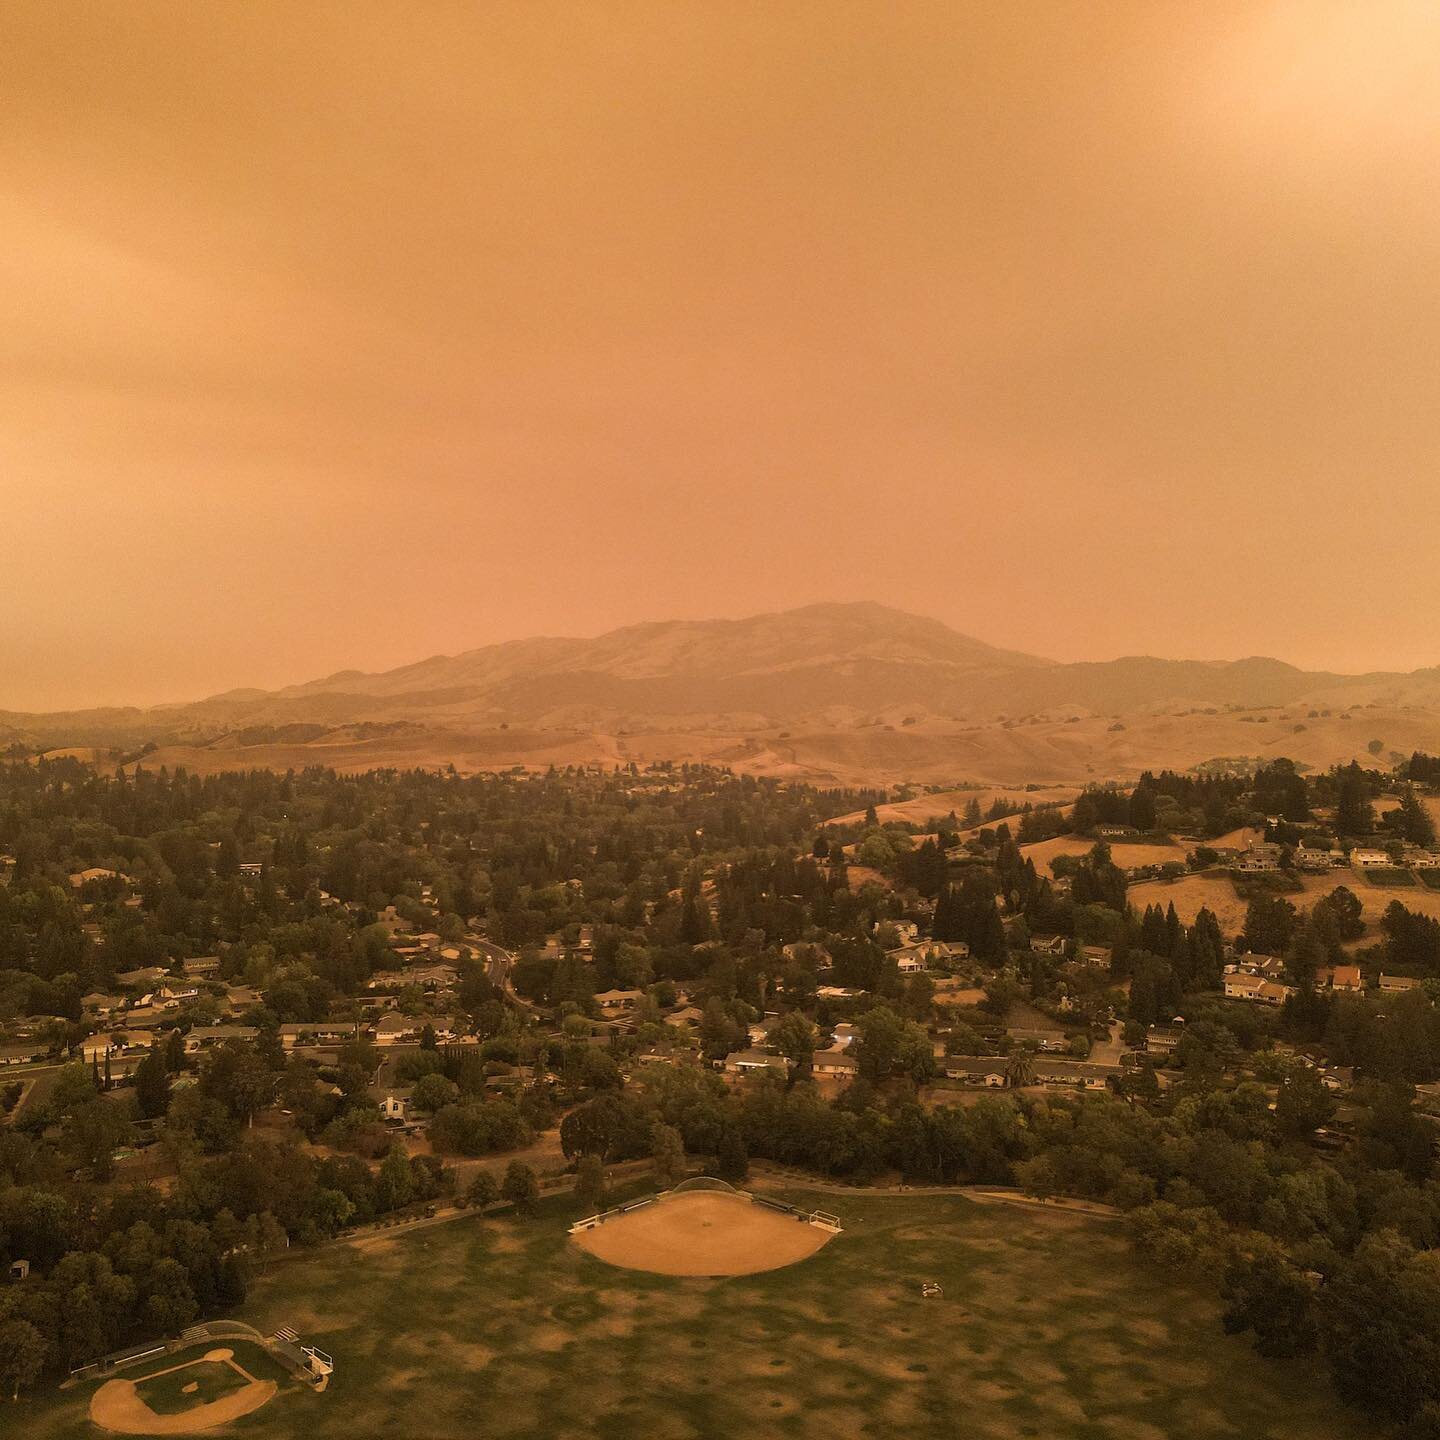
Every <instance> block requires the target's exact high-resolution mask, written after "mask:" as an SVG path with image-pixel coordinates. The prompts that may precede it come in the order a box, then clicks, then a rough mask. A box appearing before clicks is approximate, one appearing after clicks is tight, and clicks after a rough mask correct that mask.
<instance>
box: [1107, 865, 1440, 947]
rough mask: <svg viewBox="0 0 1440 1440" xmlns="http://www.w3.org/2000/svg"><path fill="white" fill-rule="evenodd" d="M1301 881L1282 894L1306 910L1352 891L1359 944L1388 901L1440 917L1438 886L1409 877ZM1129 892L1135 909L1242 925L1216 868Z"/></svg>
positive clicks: (1352, 874) (1229, 886) (1367, 940)
mask: <svg viewBox="0 0 1440 1440" xmlns="http://www.w3.org/2000/svg"><path fill="white" fill-rule="evenodd" d="M1301 879H1302V882H1303V885H1304V888H1303V889H1302V890H1298V891H1296V892H1294V893H1293V894H1292V893H1288V892H1286V893H1285V896H1284V898H1285V899H1286V900H1288V901H1289V902H1290V903H1291V904H1292V905H1293V906H1295V908H1296V909H1297V910H1308V909H1309V908H1310V907H1311V906H1312V905H1313V904H1314V903H1315V902H1316V901H1317V900H1319V899H1320V898H1321V897H1323V896H1325V895H1328V894H1329V893H1330V892H1331V891H1332V890H1333V889H1335V887H1336V886H1337V885H1344V886H1346V887H1348V888H1349V889H1350V890H1351V891H1353V892H1354V894H1355V897H1356V898H1357V899H1358V900H1359V901H1360V907H1361V909H1362V911H1363V912H1364V916H1365V934H1364V935H1363V936H1362V937H1361V938H1360V939H1359V940H1358V941H1357V942H1356V944H1359V945H1367V944H1371V943H1373V942H1374V941H1375V940H1376V939H1378V938H1379V935H1380V930H1379V922H1380V917H1381V916H1382V915H1383V914H1384V913H1385V907H1386V906H1387V905H1389V904H1390V902H1391V901H1392V900H1398V901H1400V903H1401V904H1402V905H1404V906H1405V907H1406V908H1407V909H1408V910H1413V911H1415V912H1416V913H1417V914H1420V915H1430V916H1433V917H1434V918H1435V919H1437V920H1440V890H1433V889H1431V888H1430V887H1429V886H1428V885H1422V884H1416V883H1414V880H1413V877H1412V880H1411V883H1409V884H1406V885H1372V884H1370V883H1369V881H1368V880H1367V878H1366V877H1365V876H1364V875H1361V874H1358V873H1357V872H1356V871H1354V870H1333V871H1331V872H1330V873H1329V874H1328V875H1305V876H1302V877H1301ZM1127 895H1128V898H1129V901H1130V903H1131V904H1132V905H1133V906H1135V907H1136V909H1138V910H1143V909H1144V908H1145V907H1146V906H1147V905H1159V906H1161V907H1162V908H1163V907H1164V906H1166V905H1170V904H1173V905H1174V906H1175V912H1176V914H1178V915H1179V916H1180V918H1181V920H1183V921H1184V922H1185V924H1187V925H1193V924H1194V923H1195V916H1196V915H1198V914H1199V913H1200V909H1201V907H1202V906H1205V907H1208V908H1209V909H1210V910H1211V911H1213V912H1214V914H1215V916H1216V918H1217V919H1218V920H1219V921H1220V928H1221V929H1222V930H1224V931H1226V932H1227V933H1233V932H1238V931H1239V930H1241V929H1242V928H1243V927H1244V924H1245V910H1246V902H1245V901H1244V900H1242V899H1241V898H1240V896H1239V895H1237V894H1236V893H1235V886H1234V884H1233V883H1232V882H1231V880H1230V877H1229V876H1228V875H1226V874H1222V873H1221V872H1219V871H1207V872H1206V873H1205V874H1202V875H1185V876H1182V877H1181V878H1180V879H1179V880H1176V881H1173V882H1166V881H1163V880H1146V881H1144V882H1143V883H1141V884H1139V885H1132V886H1131V887H1130V889H1129V891H1128V892H1127Z"/></svg>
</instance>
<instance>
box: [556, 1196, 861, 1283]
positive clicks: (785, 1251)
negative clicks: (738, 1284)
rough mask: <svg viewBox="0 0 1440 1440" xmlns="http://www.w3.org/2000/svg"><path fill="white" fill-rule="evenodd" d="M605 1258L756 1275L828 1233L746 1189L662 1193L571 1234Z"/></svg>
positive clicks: (630, 1265) (687, 1271)
mask: <svg viewBox="0 0 1440 1440" xmlns="http://www.w3.org/2000/svg"><path fill="white" fill-rule="evenodd" d="M573 1238H574V1241H575V1244H576V1245H578V1246H579V1247H580V1248H581V1249H582V1250H584V1251H586V1252H587V1253H588V1254H591V1255H593V1256H595V1258H596V1259H597V1260H603V1261H605V1263H606V1264H607V1265H619V1266H620V1267H622V1268H623V1269H626V1270H649V1271H652V1272H653V1273H655V1274H657V1275H754V1274H757V1273H759V1272H760V1271H762V1270H779V1269H780V1268H781V1267H782V1266H785V1265H794V1264H795V1263H796V1262H797V1261H799V1260H808V1259H809V1258H810V1256H812V1255H814V1254H815V1253H816V1251H818V1250H820V1249H821V1248H822V1247H823V1246H824V1245H825V1244H826V1243H827V1242H828V1241H829V1240H831V1239H833V1238H834V1237H833V1235H832V1234H831V1232H830V1231H828V1230H822V1229H821V1228H820V1227H819V1226H816V1225H808V1224H806V1223H805V1222H804V1221H802V1220H797V1219H796V1218H795V1216H793V1215H782V1214H781V1213H780V1212H778V1211H776V1210H769V1209H767V1208H766V1207H765V1206H763V1205H755V1204H752V1203H751V1202H750V1200H748V1199H747V1198H746V1197H745V1196H744V1195H729V1194H725V1193H723V1192H716V1191H693V1192H689V1193H686V1194H682V1195H662V1196H661V1197H660V1199H658V1200H657V1201H656V1202H655V1203H654V1204H653V1205H646V1206H644V1207H643V1208H642V1209H639V1210H632V1211H630V1212H629V1213H628V1214H625V1215H617V1216H616V1217H615V1218H614V1219H612V1220H607V1221H606V1222H605V1223H604V1224H603V1225H597V1226H596V1227H595V1228H594V1229H593V1230H585V1231H582V1232H581V1233H580V1234H578V1235H576V1236H574V1237H573Z"/></svg>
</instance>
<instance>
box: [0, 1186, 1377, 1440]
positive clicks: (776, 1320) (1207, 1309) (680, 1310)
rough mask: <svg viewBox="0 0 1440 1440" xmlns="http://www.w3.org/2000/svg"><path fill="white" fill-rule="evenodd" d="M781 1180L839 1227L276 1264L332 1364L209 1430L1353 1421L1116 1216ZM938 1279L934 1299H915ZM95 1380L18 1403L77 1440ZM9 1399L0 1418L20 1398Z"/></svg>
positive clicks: (1187, 1435) (28, 1416) (1043, 1427)
mask: <svg viewBox="0 0 1440 1440" xmlns="http://www.w3.org/2000/svg"><path fill="white" fill-rule="evenodd" d="M786 1198H789V1199H794V1200H796V1201H798V1202H800V1203H807V1202H808V1203H810V1204H812V1205H817V1206H820V1207H822V1208H825V1209H829V1210H834V1211H836V1212H837V1213H838V1214H839V1215H840V1216H841V1218H842V1220H843V1222H844V1224H845V1226H846V1230H845V1233H844V1234H842V1235H841V1236H839V1237H838V1238H837V1239H835V1240H833V1241H832V1242H831V1243H830V1244H829V1245H827V1246H826V1247H825V1248H824V1249H823V1250H822V1251H820V1253H819V1254H818V1255H816V1256H815V1257H814V1258H812V1259H810V1260H807V1261H804V1262H802V1263H801V1264H799V1265H795V1266H792V1267H790V1268H788V1269H785V1270H778V1271H771V1272H768V1273H765V1274H760V1275H754V1276H745V1277H737V1278H732V1279H724V1280H709V1279H671V1278H666V1277H660V1276H652V1275H646V1274H643V1273H639V1272H634V1271H625V1270H617V1269H612V1268H610V1267H609V1266H606V1265H605V1264H603V1263H602V1262H600V1261H598V1260H595V1259H593V1258H591V1257H589V1256H587V1255H584V1254H582V1253H581V1252H579V1251H578V1250H576V1249H575V1248H574V1247H573V1246H572V1245H570V1244H569V1242H568V1238H567V1236H566V1225H567V1223H568V1221H569V1220H570V1219H571V1218H573V1217H572V1213H571V1210H570V1209H568V1208H561V1206H562V1202H560V1201H553V1202H549V1204H550V1208H549V1209H547V1210H544V1211H542V1213H541V1215H540V1216H538V1217H537V1218H535V1219H533V1220H531V1221H529V1222H525V1223H517V1222H511V1221H497V1220H494V1219H490V1220H481V1219H479V1218H478V1217H475V1216H467V1217H466V1218H464V1219H461V1220H458V1221H456V1222H454V1223H451V1224H446V1225H441V1226H436V1227H433V1228H430V1229H425V1230H418V1231H415V1232H412V1233H409V1234H400V1235H395V1236H388V1237H385V1236H382V1237H377V1238H374V1239H372V1240H369V1241H367V1242H365V1243H364V1244H363V1245H352V1246H344V1247H331V1248H327V1249H324V1250H322V1251H319V1252H316V1253H315V1254H313V1255H311V1256H308V1257H306V1258H302V1259H299V1260H294V1261H288V1262H285V1263H282V1264H280V1265H278V1266H277V1267H276V1268H275V1270H274V1272H273V1273H272V1274H270V1275H269V1276H267V1277H265V1278H264V1279H262V1280H261V1281H260V1282H259V1283H258V1284H257V1285H256V1286H255V1288H254V1290H253V1291H252V1294H251V1298H250V1300H249V1301H248V1302H247V1305H246V1308H245V1310H244V1311H243V1312H242V1314H241V1315H240V1316H239V1317H238V1318H241V1319H244V1320H248V1321H249V1322H250V1323H252V1324H254V1325H256V1326H258V1327H260V1328H261V1329H263V1330H265V1331H267V1332H268V1331H270V1330H273V1329H274V1328H276V1327H277V1326H280V1325H291V1326H293V1327H295V1328H296V1329H297V1330H299V1332H300V1334H301V1336H302V1337H303V1338H304V1340H306V1341H307V1342H310V1343H314V1344H318V1345H320V1346H321V1347H322V1348H323V1349H325V1350H327V1351H329V1352H330V1353H331V1354H332V1355H333V1356H334V1357H335V1360H336V1367H337V1368H336V1372H335V1374H334V1376H333V1377H332V1379H331V1382H330V1386H329V1389H328V1390H327V1391H326V1392H325V1393H323V1394H319V1395H316V1394H312V1393H310V1392H308V1391H305V1390H303V1389H299V1388H292V1389H291V1390H289V1391H287V1392H286V1393H284V1394H282V1395H280V1396H279V1397H277V1398H276V1400H274V1401H273V1402H272V1403H271V1404H269V1405H268V1406H266V1407H265V1408H264V1409H263V1410H260V1411H258V1412H256V1413H255V1414H253V1415H250V1416H247V1417H245V1418H243V1419H241V1420H239V1421H236V1422H234V1423H233V1424H231V1425H229V1426H227V1427H226V1428H225V1430H224V1432H223V1433H224V1435H226V1436H230V1435H242V1436H254V1437H256V1440H262V1437H271V1436H273V1437H277V1440H278V1437H285V1440H290V1437H293V1436H297V1435H304V1436H305V1437H307V1440H379V1437H392V1436H393V1437H403V1440H431V1437H434V1440H442V1437H443V1440H449V1437H452V1436H453V1437H461V1436H466V1437H469V1436H474V1435H483V1436H485V1437H487V1440H542V1437H544V1440H551V1437H554V1436H567V1435H581V1434H592V1435H595V1436H597V1437H599V1440H629V1437H632V1436H636V1435H643V1436H645V1437H646V1440H670V1437H674V1440H689V1437H704V1440H736V1437H740V1436H746V1435H751V1436H753V1435H765V1436H793V1437H803V1440H811V1437H813V1440H844V1437H850V1436H874V1437H877V1440H880V1437H885V1440H890V1437H912V1436H913V1437H921V1436H924V1437H926V1440H934V1437H937V1436H939V1437H947V1436H955V1437H965V1440H1014V1437H1017V1436H1035V1437H1043V1440H1062V1437H1063V1440H1219V1437H1226V1440H1267V1437H1271V1440H1280V1437H1285V1440H1291V1437H1294V1436H1304V1437H1306V1440H1360V1437H1361V1436H1363V1435H1366V1434H1369V1433H1370V1431H1369V1430H1368V1429H1367V1427H1365V1426H1364V1425H1363V1424H1361V1422H1360V1421H1359V1419H1358V1418H1356V1417H1353V1416H1351V1415H1349V1414H1347V1413H1346V1412H1344V1411H1342V1410H1341V1409H1340V1408H1339V1406H1338V1405H1337V1403H1336V1402H1335V1400H1334V1398H1333V1396H1332V1395H1331V1393H1330V1392H1329V1390H1328V1388H1327V1386H1326V1384H1325V1382H1324V1381H1323V1380H1322V1379H1321V1378H1320V1377H1319V1376H1318V1374H1317V1372H1316V1371H1315V1370H1314V1369H1313V1368H1311V1367H1309V1366H1306V1365H1288V1364H1281V1363H1278V1362H1273V1361H1266V1360H1261V1359H1258V1358H1257V1357H1256V1356H1255V1355H1254V1353H1253V1351H1252V1350H1251V1349H1250V1347H1249V1345H1248V1344H1247V1343H1246V1342H1245V1341H1243V1340H1239V1339H1232V1338H1229V1337H1227V1336H1225V1335H1224V1334H1223V1333H1222V1332H1221V1330H1220V1326H1219V1324H1218V1321H1217V1319H1216V1312H1215V1307H1214V1305H1213V1303H1212V1302H1211V1301H1209V1300H1208V1299H1204V1298H1202V1297H1200V1296H1199V1295H1196V1294H1194V1293H1191V1292H1190V1291H1188V1290H1185V1289H1183V1288H1177V1287H1176V1286H1175V1285H1174V1284H1173V1283H1172V1282H1171V1281H1169V1280H1167V1279H1166V1278H1165V1277H1164V1276H1161V1275H1158V1274H1154V1273H1149V1272H1148V1271H1147V1269H1146V1268H1145V1267H1144V1266H1143V1265H1142V1264H1141V1263H1140V1262H1139V1261H1138V1259H1137V1258H1136V1257H1135V1255H1134V1254H1133V1252H1132V1251H1131V1249H1130V1247H1129V1245H1128V1244H1127V1243H1126V1241H1125V1239H1124V1237H1123V1234H1122V1232H1121V1230H1120V1227H1119V1226H1118V1225H1117V1224H1116V1223H1115V1222H1113V1221H1105V1220H1099V1219H1093V1218H1090V1217H1086V1216H1081V1215H1075V1214H1064V1213H1060V1212H1049V1211H1037V1210H1033V1209H1028V1208H1022V1207H1018V1206H1009V1205H981V1204H978V1203H975V1202H973V1201H970V1200H967V1199H965V1198H962V1197H958V1196H919V1195H904V1196H898V1197H889V1196H880V1195H870V1196H866V1195H864V1194H863V1193H857V1194H855V1195H853V1196H851V1195H848V1194H833V1193H827V1194H825V1195H811V1196H808V1197H807V1196H805V1195H804V1193H803V1192H800V1191H797V1192H794V1193H793V1194H791V1195H788V1196H787V1197H786ZM931 1280H934V1281H938V1282H939V1283H940V1284H941V1285H942V1286H943V1289H944V1294H943V1296H941V1297H939V1298H936V1299H922V1298H921V1296H920V1286H921V1284H922V1283H923V1282H925V1281H931ZM88 1393H89V1392H88V1390H87V1391H83V1392H82V1391H69V1392H64V1393H63V1394H61V1395H58V1396H54V1397H47V1398H42V1399H39V1400H32V1401H29V1402H27V1403H25V1404H24V1405H23V1406H22V1407H21V1413H22V1414H23V1416H24V1423H25V1428H24V1433H25V1434H26V1436H27V1440H61V1437H67V1440H68V1437H73V1436H76V1435H80V1434H85V1433H87V1432H88V1431H89V1429H90V1427H89V1425H88V1422H86V1420H85V1418H84V1416H85V1405H86V1401H87V1399H88ZM13 1413H14V1412H12V1414H13Z"/></svg>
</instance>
